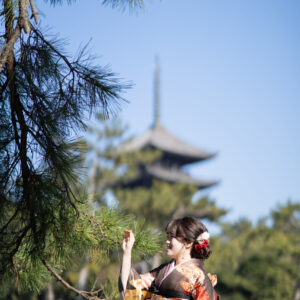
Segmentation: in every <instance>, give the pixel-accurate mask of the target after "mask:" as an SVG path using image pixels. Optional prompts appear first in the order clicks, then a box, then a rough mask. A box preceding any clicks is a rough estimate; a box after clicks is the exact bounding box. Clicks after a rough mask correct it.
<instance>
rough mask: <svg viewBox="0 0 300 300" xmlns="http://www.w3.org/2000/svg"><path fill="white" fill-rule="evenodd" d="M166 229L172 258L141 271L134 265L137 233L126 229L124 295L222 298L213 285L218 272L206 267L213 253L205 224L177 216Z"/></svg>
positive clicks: (126, 299) (128, 297) (121, 284)
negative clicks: (155, 266) (212, 274)
mask: <svg viewBox="0 0 300 300" xmlns="http://www.w3.org/2000/svg"><path fill="white" fill-rule="evenodd" d="M166 233H167V241H166V255H167V256H168V257H169V258H171V259H172V260H171V261H170V262H168V263H166V264H163V265H161V266H159V267H158V268H156V269H154V270H152V271H150V272H148V273H146V274H143V275H140V274H138V273H137V272H136V271H135V270H134V269H133V268H132V267H131V251H132V248H133V244H134V235H133V233H132V232H131V231H126V232H124V239H123V262H122V269H121V276H120V282H119V288H120V292H121V294H120V296H121V299H124V300H131V299H197V300H217V299H219V297H218V295H217V294H216V292H215V291H214V288H213V286H214V285H215V284H216V279H217V278H216V276H215V275H214V276H211V275H210V274H207V273H206V272H205V271H204V269H203V260H204V259H207V258H208V257H209V255H210V253H211V250H210V245H209V233H208V232H207V229H206V227H205V226H204V224H202V223H201V222H200V221H198V220H197V219H196V218H192V217H185V218H182V219H176V220H172V221H171V222H170V223H169V224H168V225H167V227H166Z"/></svg>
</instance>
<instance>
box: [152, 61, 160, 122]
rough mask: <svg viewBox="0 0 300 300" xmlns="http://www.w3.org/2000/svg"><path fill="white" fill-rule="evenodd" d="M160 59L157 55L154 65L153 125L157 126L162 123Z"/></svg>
mask: <svg viewBox="0 0 300 300" xmlns="http://www.w3.org/2000/svg"><path fill="white" fill-rule="evenodd" d="M159 73H160V69H159V61H158V56H155V67H154V123H153V127H157V125H159V123H160V120H159V119H160V110H159V109H160V89H159V84H160V80H159V75H160V74H159Z"/></svg>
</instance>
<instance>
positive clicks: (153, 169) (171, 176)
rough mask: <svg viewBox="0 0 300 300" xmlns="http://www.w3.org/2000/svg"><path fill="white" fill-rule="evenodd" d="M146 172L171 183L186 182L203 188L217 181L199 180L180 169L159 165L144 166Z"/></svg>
mask: <svg viewBox="0 0 300 300" xmlns="http://www.w3.org/2000/svg"><path fill="white" fill-rule="evenodd" d="M146 172H147V173H148V174H149V175H151V176H153V177H155V178H158V179H162V180H165V181H168V182H171V183H186V184H191V185H194V186H196V187H198V188H199V189H204V188H207V187H210V186H213V185H216V184H217V183H218V181H213V180H211V181H208V180H199V179H195V178H193V177H191V176H190V175H189V174H187V173H185V172H183V171H181V170H180V169H169V168H165V167H163V166H159V165H148V166H146Z"/></svg>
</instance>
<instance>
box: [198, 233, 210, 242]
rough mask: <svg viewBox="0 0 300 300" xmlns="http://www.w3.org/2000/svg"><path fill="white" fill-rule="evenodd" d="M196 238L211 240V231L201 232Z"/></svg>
mask: <svg viewBox="0 0 300 300" xmlns="http://www.w3.org/2000/svg"><path fill="white" fill-rule="evenodd" d="M196 240H197V241H207V240H209V233H208V232H207V231H205V232H203V233H201V234H200V235H199V236H198V237H197V239H196Z"/></svg>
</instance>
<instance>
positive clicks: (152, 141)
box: [120, 124, 215, 165]
mask: <svg viewBox="0 0 300 300" xmlns="http://www.w3.org/2000/svg"><path fill="white" fill-rule="evenodd" d="M147 147H153V148H156V149H158V150H161V151H163V152H164V153H167V154H168V156H169V157H173V159H175V160H177V161H181V164H182V165H183V164H187V163H192V162H196V161H201V160H205V159H208V158H211V157H214V156H215V153H210V152H207V151H205V150H202V149H199V148H196V147H194V146H192V145H189V144H187V143H185V142H184V141H182V140H180V139H178V138H177V137H175V136H174V135H172V134H171V133H169V132H168V131H167V130H166V129H165V128H164V127H163V126H162V125H160V124H157V125H155V126H154V127H152V128H150V129H149V130H147V131H146V132H145V133H144V134H142V135H140V136H138V137H136V138H133V139H132V140H130V141H128V142H126V143H125V144H123V145H122V146H121V149H120V150H121V152H123V151H124V152H131V151H138V150H142V149H145V148H147Z"/></svg>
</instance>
